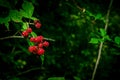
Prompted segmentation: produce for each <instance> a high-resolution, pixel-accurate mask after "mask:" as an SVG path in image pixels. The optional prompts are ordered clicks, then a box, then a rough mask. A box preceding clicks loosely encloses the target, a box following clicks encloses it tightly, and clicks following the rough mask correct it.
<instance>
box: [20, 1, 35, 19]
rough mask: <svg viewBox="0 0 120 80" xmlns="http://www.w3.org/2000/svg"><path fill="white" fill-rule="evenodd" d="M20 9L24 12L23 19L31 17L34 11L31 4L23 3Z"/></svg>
mask: <svg viewBox="0 0 120 80" xmlns="http://www.w3.org/2000/svg"><path fill="white" fill-rule="evenodd" d="M22 8H23V10H24V11H22V12H23V16H24V17H27V18H30V17H32V15H33V11H34V6H33V5H32V3H31V2H28V1H24V3H23V4H22ZM26 14H27V15H26Z"/></svg>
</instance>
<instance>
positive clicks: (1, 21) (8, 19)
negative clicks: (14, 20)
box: [0, 16, 10, 30]
mask: <svg viewBox="0 0 120 80" xmlns="http://www.w3.org/2000/svg"><path fill="white" fill-rule="evenodd" d="M9 21H10V17H9V16H8V17H6V18H0V24H4V25H5V26H6V28H7V29H8V30H9Z"/></svg>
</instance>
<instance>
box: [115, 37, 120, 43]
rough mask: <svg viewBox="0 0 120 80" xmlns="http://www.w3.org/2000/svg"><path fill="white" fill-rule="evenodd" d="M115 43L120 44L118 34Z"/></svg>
mask: <svg viewBox="0 0 120 80" xmlns="http://www.w3.org/2000/svg"><path fill="white" fill-rule="evenodd" d="M114 41H115V43H116V44H118V45H119V44H120V37H118V36H116V37H115V39H114Z"/></svg>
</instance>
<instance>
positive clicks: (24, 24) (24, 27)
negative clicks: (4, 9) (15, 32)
mask: <svg viewBox="0 0 120 80" xmlns="http://www.w3.org/2000/svg"><path fill="white" fill-rule="evenodd" d="M27 28H28V26H27V23H25V22H23V25H22V29H21V31H24V30H26V29H27Z"/></svg>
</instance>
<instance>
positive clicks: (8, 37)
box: [0, 36, 24, 40]
mask: <svg viewBox="0 0 120 80" xmlns="http://www.w3.org/2000/svg"><path fill="white" fill-rule="evenodd" d="M10 38H24V37H23V36H7V37H3V38H0V40H4V39H10Z"/></svg>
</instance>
